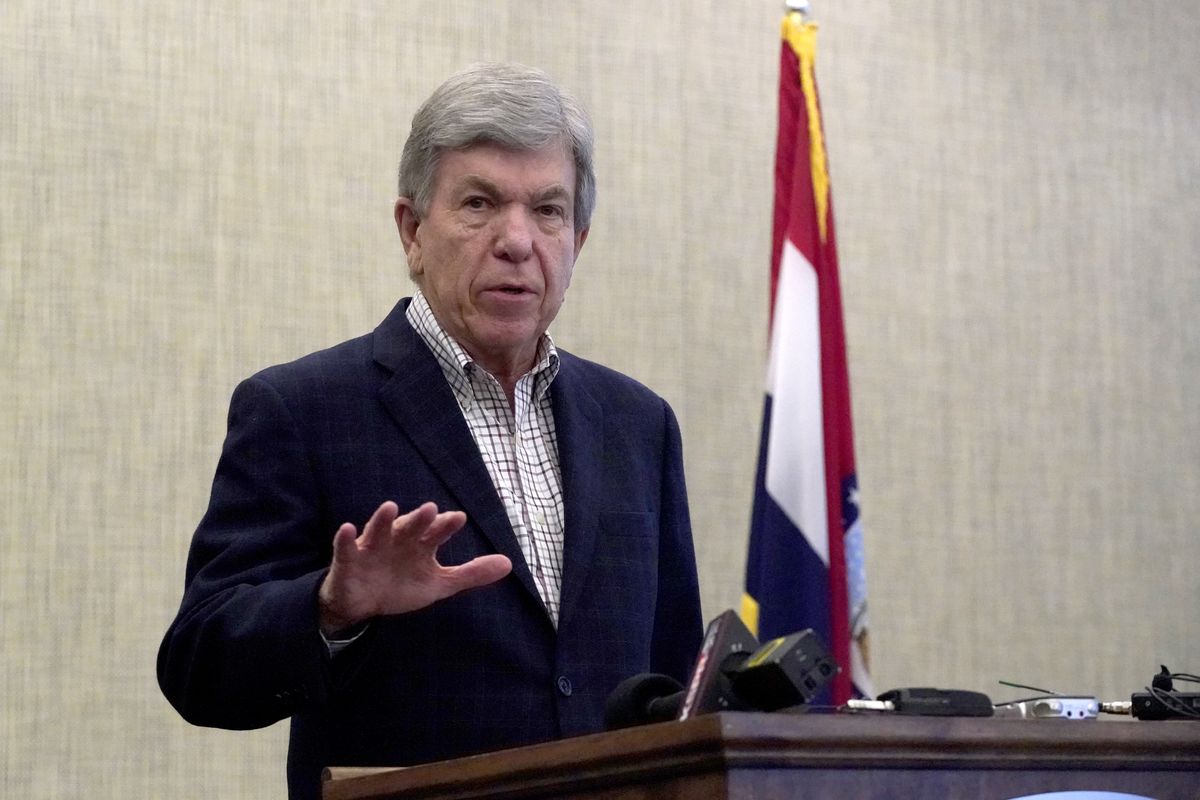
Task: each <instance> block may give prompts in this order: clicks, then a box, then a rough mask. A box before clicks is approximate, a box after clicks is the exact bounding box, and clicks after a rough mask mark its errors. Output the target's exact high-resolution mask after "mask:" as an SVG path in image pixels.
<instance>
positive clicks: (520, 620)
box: [158, 300, 701, 797]
mask: <svg viewBox="0 0 1200 800" xmlns="http://www.w3.org/2000/svg"><path fill="white" fill-rule="evenodd" d="M407 305H408V301H407V300H402V301H401V302H400V303H399V304H397V306H396V307H395V308H394V309H393V310H392V312H391V313H390V314H389V315H388V317H387V319H385V320H384V321H383V323H382V324H380V326H379V327H378V328H376V330H375V331H374V332H373V333H371V334H368V335H366V336H363V337H360V338H358V339H353V340H351V341H349V342H345V343H343V344H341V345H338V346H336V347H333V348H331V349H329V350H324V351H321V352H318V353H314V354H312V355H309V356H306V357H305V358H302V359H300V360H298V361H295V362H292V363H290V364H285V365H282V366H276V367H271V368H269V369H266V370H264V371H262V372H260V373H258V374H257V375H255V376H253V377H251V378H249V379H247V380H246V381H244V382H243V383H241V384H240V385H239V386H238V387H237V389H236V390H235V392H234V395H233V399H232V401H231V404H230V410H229V429H228V434H227V437H226V440H225V445H224V449H223V451H222V454H221V458H220V461H219V463H218V465H217V470H216V476H215V478H214V480H213V488H212V497H211V500H210V503H209V507H208V511H207V512H206V514H205V516H204V518H203V520H202V521H201V523H200V525H199V528H198V529H197V531H196V533H195V536H194V538H193V540H192V546H191V550H190V553H189V556H188V565H187V576H186V588H185V593H184V597H183V602H182V604H181V606H180V609H179V614H178V616H177V617H176V619H175V621H174V622H173V623H172V625H171V627H170V629H169V630H168V631H167V633H166V636H165V638H164V639H163V643H162V646H161V648H160V650H159V654H158V679H159V684H160V686H161V687H162V690H163V693H164V694H165V695H166V696H167V698H168V699H169V700H170V701H171V703H172V705H174V706H175V708H176V709H178V711H179V713H180V714H182V715H183V717H184V718H186V719H187V720H188V721H190V722H192V723H194V724H197V725H209V726H216V727H222V728H237V729H245V728H257V727H263V726H266V725H270V724H272V723H274V722H277V721H279V720H281V719H284V718H285V717H289V716H290V717H291V718H292V727H291V740H290V747H289V751H288V785H289V791H290V793H291V796H293V797H317V796H318V794H319V774H320V770H321V769H322V767H325V766H329V765H406V764H414V763H421V762H426V761H432V760H439V759H445V758H453V757H457V756H462V755H466V754H470V753H478V752H483V751H488V750H494V749H499V748H504V747H513V746H518V745H524V744H530V743H534V742H539V741H545V740H549V739H554V738H558V737H563V736H573V735H578V734H584V733H590V732H594V731H597V730H600V729H601V727H602V724H603V706H604V700H605V698H606V697H607V695H608V693H609V692H610V691H611V690H612V689H613V687H614V686H616V684H617V683H618V682H620V681H621V680H622V679H624V678H626V677H628V676H630V675H633V674H636V673H639V672H646V671H653V672H663V673H666V674H668V675H673V676H674V677H676V678H677V679H679V680H681V681H682V680H684V679H685V678H686V674H687V672H688V670H689V668H690V666H691V662H692V660H693V659H694V657H695V655H696V651H697V649H698V647H699V643H700V636H701V619H700V603H699V592H698V588H697V579H696V566H695V555H694V552H693V547H692V537H691V527H690V522H689V518H688V510H687V497H686V491H685V488H684V478H683V463H682V455H681V446H680V436H679V429H678V426H677V424H676V422H675V418H674V415H673V414H672V412H671V409H670V407H669V406H668V405H667V404H666V402H665V401H663V400H662V399H661V398H659V397H658V396H656V395H655V394H653V393H652V392H651V391H649V390H648V389H646V388H645V387H644V386H642V385H641V384H639V383H637V382H635V381H633V380H632V379H630V378H627V377H625V376H623V375H621V374H619V373H617V372H614V371H612V370H610V369H607V368H605V367H602V366H600V365H598V364H594V363H591V362H588V361H584V360H582V359H579V358H575V357H574V356H572V355H570V354H569V353H566V352H564V351H561V350H560V351H559V355H560V359H561V360H560V370H559V374H558V377H557V378H556V379H555V381H554V383H553V384H552V389H551V391H552V397H553V409H554V418H555V426H556V429H557V434H558V447H559V460H560V464H561V468H562V482H563V493H564V505H565V523H566V529H565V542H564V564H563V583H562V605H561V611H560V621H559V625H558V629H557V630H556V629H555V627H554V626H553V625H552V624H551V621H550V618H549V616H548V615H547V613H546V609H545V606H544V605H543V604H542V601H541V599H540V598H539V596H538V593H537V590H536V588H535V586H534V583H533V579H532V576H531V575H530V573H529V569H528V567H527V566H526V564H525V560H524V558H523V556H522V555H521V550H520V547H519V546H518V544H517V540H516V537H515V535H514V534H513V531H512V528H511V527H510V525H509V523H508V517H507V515H506V514H505V511H504V506H503V505H502V503H501V501H500V498H499V496H498V495H497V493H496V490H495V488H494V486H493V484H492V481H491V478H490V477H489V475H488V472H487V469H486V467H485V466H484V463H483V460H482V458H481V456H480V454H479V451H478V449H477V447H476V446H475V442H474V440H473V439H472V438H471V434H470V431H469V430H468V428H467V425H466V422H465V420H464V419H463V416H462V413H461V412H460V410H459V409H458V406H457V404H456V402H455V399H454V396H453V393H452V392H451V390H450V387H449V385H448V384H447V383H446V380H445V377H444V376H443V375H442V373H441V370H440V368H439V366H438V364H437V361H436V360H435V359H434V357H433V355H432V353H431V352H430V351H429V349H428V348H427V347H426V345H425V344H424V342H423V341H422V340H421V339H420V337H419V336H418V335H417V333H416V332H415V331H414V330H413V329H412V327H411V326H410V325H409V324H408V321H407V319H406V318H405V313H404V312H405V309H406V308H407ZM385 500H394V501H396V503H397V504H398V505H399V506H400V509H401V510H402V511H406V510H409V509H411V508H414V507H415V506H417V505H419V504H421V503H423V502H425V501H427V500H432V501H433V502H435V503H437V505H438V507H439V508H440V509H443V510H447V509H461V510H463V511H464V512H466V515H467V524H466V527H465V528H464V529H463V530H462V531H460V532H459V533H458V534H456V535H455V536H454V537H453V538H452V539H451V540H450V541H449V542H448V543H447V544H446V545H445V546H444V547H443V548H442V549H441V551H440V554H439V557H440V559H441V561H442V562H443V563H446V564H458V563H463V562H465V561H467V560H469V559H471V558H474V557H475V556H479V555H483V554H485V553H503V554H504V555H506V556H508V557H509V558H510V559H511V560H512V562H513V572H512V574H511V575H509V576H508V577H506V578H505V579H503V580H502V581H500V582H499V583H496V584H494V585H492V586H488V587H485V588H481V589H476V590H474V591H470V592H467V593H464V594H461V595H457V596H455V597H452V598H449V599H447V600H443V601H441V602H439V603H436V604H435V605H433V606H431V607H429V608H426V609H423V610H421V611H417V612H414V613H411V614H405V615H400V616H394V617H385V618H380V619H377V620H375V621H374V622H373V623H372V624H371V625H370V626H369V627H368V629H367V631H366V633H365V634H364V635H363V636H362V637H361V638H360V639H359V640H357V641H355V642H354V643H353V644H352V645H350V646H349V647H348V648H347V649H346V650H344V651H343V652H341V653H339V654H338V655H337V656H336V657H335V658H332V659H331V658H330V657H329V654H328V652H327V648H326V647H325V644H324V642H323V641H322V639H321V636H320V635H319V632H318V627H317V603H316V595H317V589H318V587H319V586H320V583H321V580H322V579H323V577H324V575H325V572H326V569H327V568H328V565H329V561H330V559H331V557H332V553H331V547H330V546H331V543H332V540H333V534H334V531H336V530H337V528H338V525H340V524H341V523H342V522H346V521H350V522H353V523H354V524H355V525H357V526H359V528H360V530H361V527H362V525H363V524H364V523H365V522H366V521H367V519H368V518H369V517H370V515H371V514H372V513H373V512H374V511H375V509H376V508H377V507H378V506H379V504H380V503H382V502H383V501H385Z"/></svg>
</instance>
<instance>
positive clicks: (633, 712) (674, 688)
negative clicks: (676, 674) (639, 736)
mask: <svg viewBox="0 0 1200 800" xmlns="http://www.w3.org/2000/svg"><path fill="white" fill-rule="evenodd" d="M682 692H683V684H681V683H680V682H679V681H677V680H675V679H674V678H672V677H671V676H670V675H659V674H656V673H644V674H642V675H634V676H633V677H632V678H626V679H625V680H623V681H621V682H620V683H619V684H617V688H615V689H613V690H612V693H611V694H610V695H609V696H608V701H607V702H606V703H605V704H604V727H605V729H606V730H610V731H612V730H616V729H618V728H628V727H631V726H633V725H644V724H646V723H648V722H665V721H667V720H669V719H674V717H675V715H676V714H677V713H678V711H679V706H680V704H681V703H682V700H683V694H682ZM673 695H678V698H677V699H676V700H675V701H674V702H668V699H669V698H671V697H672V696H673Z"/></svg>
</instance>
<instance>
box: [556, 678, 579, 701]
mask: <svg viewBox="0 0 1200 800" xmlns="http://www.w3.org/2000/svg"><path fill="white" fill-rule="evenodd" d="M557 683H558V693H559V694H561V695H562V696H563V697H570V696H571V692H573V691H575V690H574V689H573V688H572V686H571V679H570V678H568V677H567V676H566V675H559V676H558V681H557Z"/></svg>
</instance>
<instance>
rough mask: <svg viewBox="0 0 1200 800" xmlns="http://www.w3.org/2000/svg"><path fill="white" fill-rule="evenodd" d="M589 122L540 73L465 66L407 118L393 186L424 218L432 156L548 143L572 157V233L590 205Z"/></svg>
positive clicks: (588, 215) (582, 224)
mask: <svg viewBox="0 0 1200 800" xmlns="http://www.w3.org/2000/svg"><path fill="white" fill-rule="evenodd" d="M593 140H594V136H593V132H592V122H591V120H590V119H589V118H588V115H587V112H585V111H584V110H583V108H582V107H581V106H580V105H579V104H578V103H577V102H575V100H574V99H573V98H572V97H571V96H570V95H568V94H567V93H566V92H564V91H563V90H562V89H560V88H558V87H557V86H556V85H554V83H553V82H552V81H551V80H550V77H549V76H548V75H546V73H544V72H542V71H541V70H538V69H533V68H532V67H526V66H523V65H521V64H472V65H471V66H469V67H467V68H466V69H463V70H461V71H459V72H456V73H455V74H454V75H451V76H450V77H449V78H447V79H446V82H445V83H443V84H442V85H441V86H439V87H438V88H437V89H435V90H434V92H433V94H431V95H430V96H429V99H428V100H426V101H425V102H424V103H423V104H422V105H421V107H420V108H419V109H417V113H416V114H414V115H413V121H412V131H411V132H410V133H409V135H408V141H407V142H405V143H404V153H403V155H401V157H400V181H399V189H400V196H401V197H408V198H410V199H411V200H412V201H413V204H414V205H415V206H416V208H417V213H418V214H421V215H424V214H426V213H428V211H429V204H430V202H431V201H432V200H433V189H434V179H435V177H436V176H437V168H438V161H439V158H440V156H441V154H442V153H443V152H444V151H446V150H459V149H462V148H466V147H470V146H471V145H473V144H480V143H491V144H497V145H500V146H502V147H508V148H512V149H514V150H540V149H542V148H543V147H546V146H548V145H551V144H553V143H555V142H556V141H561V142H562V143H563V144H564V145H566V146H568V147H569V148H570V151H571V155H572V157H573V158H574V160H575V230H577V231H580V230H583V229H585V228H587V227H588V226H589V225H590V224H591V220H592V211H593V210H594V209H595V207H596V172H595V168H594V167H593V164H592V147H593Z"/></svg>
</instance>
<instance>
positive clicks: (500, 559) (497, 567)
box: [442, 554, 512, 596]
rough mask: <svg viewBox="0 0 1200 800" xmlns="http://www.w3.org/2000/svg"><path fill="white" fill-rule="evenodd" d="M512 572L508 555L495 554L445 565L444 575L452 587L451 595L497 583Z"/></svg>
mask: <svg viewBox="0 0 1200 800" xmlns="http://www.w3.org/2000/svg"><path fill="white" fill-rule="evenodd" d="M510 572H512V562H511V561H509V560H508V556H502V555H499V554H493V555H488V556H479V557H478V558H473V559H471V560H470V561H468V562H467V563H465V564H460V565H458V566H456V567H445V568H444V569H443V570H442V575H443V577H444V578H445V581H446V583H447V584H448V586H449V587H450V589H451V591H450V592H449V593H448V594H447V596H449V595H451V594H457V593H458V592H462V591H465V590H467V589H475V588H477V587H479V586H487V585H488V584H489V583H495V582H496V581H498V580H500V579H501V578H503V577H504V576H506V575H508V573H510Z"/></svg>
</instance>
